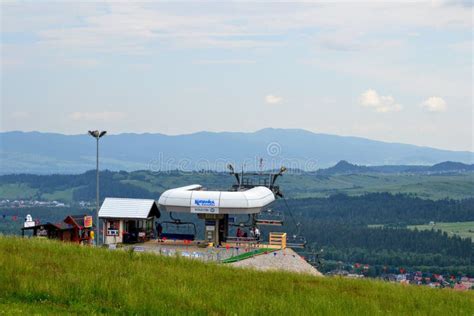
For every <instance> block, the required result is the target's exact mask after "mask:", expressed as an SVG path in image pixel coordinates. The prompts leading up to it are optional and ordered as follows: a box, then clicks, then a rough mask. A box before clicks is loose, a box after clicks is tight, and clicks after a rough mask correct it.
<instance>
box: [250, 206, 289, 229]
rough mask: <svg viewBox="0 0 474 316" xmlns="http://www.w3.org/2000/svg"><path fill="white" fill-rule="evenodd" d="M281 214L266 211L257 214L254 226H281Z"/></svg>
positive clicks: (270, 210) (269, 210)
mask: <svg viewBox="0 0 474 316" xmlns="http://www.w3.org/2000/svg"><path fill="white" fill-rule="evenodd" d="M283 220H284V218H283V213H282V212H278V211H273V210H272V209H268V210H266V211H263V212H261V213H259V214H258V215H257V217H256V219H255V224H256V225H267V226H283Z"/></svg>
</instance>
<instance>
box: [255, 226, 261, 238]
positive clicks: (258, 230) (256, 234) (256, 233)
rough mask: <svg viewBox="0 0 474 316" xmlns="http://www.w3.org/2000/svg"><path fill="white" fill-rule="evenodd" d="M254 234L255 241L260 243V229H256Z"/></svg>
mask: <svg viewBox="0 0 474 316" xmlns="http://www.w3.org/2000/svg"><path fill="white" fill-rule="evenodd" d="M254 234H255V239H256V240H257V241H259V240H260V229H258V227H255V229H254Z"/></svg>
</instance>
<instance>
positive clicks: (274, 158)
mask: <svg viewBox="0 0 474 316" xmlns="http://www.w3.org/2000/svg"><path fill="white" fill-rule="evenodd" d="M100 142H101V144H100V157H101V168H103V169H110V170H128V171H131V170H143V169H146V170H152V171H158V170H171V169H180V170H185V171H191V170H201V169H204V170H225V168H226V165H227V164H228V163H229V162H232V163H234V164H235V166H236V168H237V169H240V168H241V166H242V165H243V164H245V168H246V169H247V170H249V169H254V170H256V169H258V168H259V167H260V158H263V168H265V169H274V168H279V167H280V165H285V166H287V167H288V168H291V169H301V170H313V171H314V170H316V169H319V168H327V167H329V166H332V165H334V164H336V163H337V162H338V161H340V160H346V161H350V162H351V163H354V164H358V165H368V166H377V165H433V164H437V163H440V162H443V161H459V162H462V163H473V162H474V153H473V152H467V151H464V152H463V151H449V150H441V149H435V148H429V147H419V146H414V145H406V144H398V143H387V142H381V141H374V140H369V139H364V138H359V137H345V136H336V135H327V134H316V133H312V132H308V131H305V130H299V129H263V130H260V131H257V132H254V133H231V132H222V133H211V132H199V133H194V134H188V135H178V136H169V135H163V134H119V135H107V136H105V137H104V138H103V139H101V141H100ZM0 143H1V151H0V158H1V163H2V165H1V173H3V174H9V173H20V172H21V173H25V172H26V173H46V174H47V173H80V172H84V171H86V170H90V169H93V168H94V167H95V141H94V140H93V139H92V138H91V137H90V136H88V135H86V134H84V135H62V134H53V133H39V132H4V133H0Z"/></svg>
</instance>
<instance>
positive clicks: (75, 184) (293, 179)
mask: <svg viewBox="0 0 474 316" xmlns="http://www.w3.org/2000/svg"><path fill="white" fill-rule="evenodd" d="M38 177H39V178H36V177H31V178H28V177H20V176H17V177H16V178H15V176H9V177H8V178H7V177H2V178H0V199H29V198H36V199H40V200H46V201H48V200H59V201H63V202H66V203H70V202H72V201H73V200H75V198H74V193H77V192H79V191H80V190H84V189H88V192H89V195H88V196H83V195H81V196H80V197H77V198H76V200H77V199H78V200H81V199H82V200H93V199H94V197H95V195H94V194H93V193H94V192H95V177H94V174H93V173H90V174H88V176H87V177H84V175H69V176H61V175H51V176H38ZM104 177H105V178H104ZM101 179H102V181H106V182H103V183H107V187H104V188H103V189H102V191H103V190H104V189H109V190H110V191H111V192H112V193H114V194H117V192H135V193H136V192H138V191H137V190H139V191H140V192H141V194H142V195H148V196H147V197H149V198H150V197H155V196H156V197H158V196H159V193H160V192H163V191H164V190H167V189H169V188H174V187H178V186H184V185H188V184H190V183H199V184H202V185H204V186H205V187H209V188H213V189H228V188H229V187H230V186H231V185H232V184H233V183H234V178H233V177H231V176H229V175H228V174H226V173H199V172H170V173H166V172H163V173H153V172H149V171H134V172H129V173H128V172H109V173H108V174H102V175H101ZM278 184H279V185H280V186H281V187H282V189H283V192H284V193H285V195H286V196H287V197H288V198H307V197H327V196H330V195H333V194H336V193H345V194H347V195H362V194H364V193H374V192H388V193H393V194H396V193H409V194H414V195H416V196H418V197H421V198H425V199H434V200H437V199H445V198H451V199H465V198H473V197H474V173H472V172H471V173H465V174H450V175H439V174H438V175H426V174H379V173H377V174H375V173H373V174H371V173H368V174H346V175H333V176H321V175H316V174H314V173H300V174H297V173H294V174H291V173H288V174H285V175H284V176H283V177H281V178H280V179H279V180H278ZM117 188H120V190H121V191H116V190H115V189H117ZM91 194H92V195H91Z"/></svg>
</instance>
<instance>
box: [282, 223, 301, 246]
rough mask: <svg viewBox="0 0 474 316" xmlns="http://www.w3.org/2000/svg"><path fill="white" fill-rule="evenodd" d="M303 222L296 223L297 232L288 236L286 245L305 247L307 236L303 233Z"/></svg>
mask: <svg viewBox="0 0 474 316" xmlns="http://www.w3.org/2000/svg"><path fill="white" fill-rule="evenodd" d="M300 231H301V223H296V233H295V234H293V235H291V236H290V237H288V236H287V237H286V246H287V247H290V248H305V246H306V237H304V236H303V235H301V233H300Z"/></svg>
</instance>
